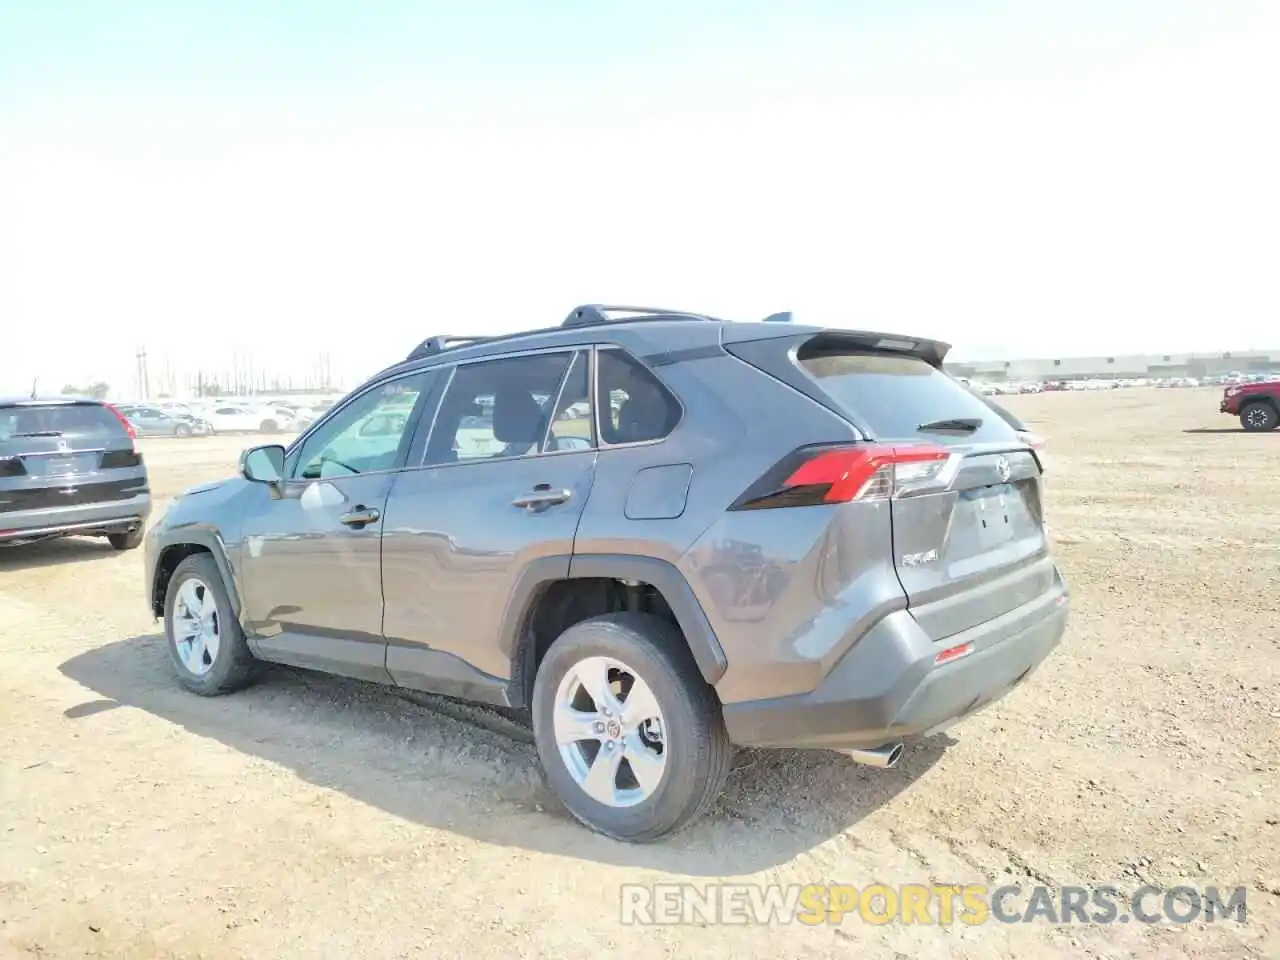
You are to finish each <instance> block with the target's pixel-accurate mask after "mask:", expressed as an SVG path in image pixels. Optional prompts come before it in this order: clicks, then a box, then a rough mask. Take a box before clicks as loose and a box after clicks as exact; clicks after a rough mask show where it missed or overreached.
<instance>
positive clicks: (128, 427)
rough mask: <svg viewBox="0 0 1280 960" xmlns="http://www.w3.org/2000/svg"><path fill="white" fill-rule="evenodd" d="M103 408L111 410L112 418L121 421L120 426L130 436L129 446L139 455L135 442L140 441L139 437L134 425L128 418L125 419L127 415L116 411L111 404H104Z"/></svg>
mask: <svg viewBox="0 0 1280 960" xmlns="http://www.w3.org/2000/svg"><path fill="white" fill-rule="evenodd" d="M103 406H104V407H106V408H107V409H108V410H110V411H111V415H112V416H114V417H115V418H116V419H117V420H119V421H120V426H122V427H124V432H125V433H127V434H128V435H129V444H130V446H131V447H132V448H133V451H134V452H135V453H137V451H138V445H137V444H136V443H135V442H134V441H136V440H137V439H138V435H137V434H136V433H135V432H134V429H133V424H132V423H130V422H129V420H128V418H127V417H125V415H124V414H123V413H121V412H120V411H119V410H117V409H116V408H115V407H113V406H112V405H111V404H109V403H104V404H103Z"/></svg>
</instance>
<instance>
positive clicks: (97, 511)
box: [0, 397, 151, 550]
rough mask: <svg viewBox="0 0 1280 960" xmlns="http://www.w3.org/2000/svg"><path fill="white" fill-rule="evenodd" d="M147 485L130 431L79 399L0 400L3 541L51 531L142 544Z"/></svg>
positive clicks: (115, 416)
mask: <svg viewBox="0 0 1280 960" xmlns="http://www.w3.org/2000/svg"><path fill="white" fill-rule="evenodd" d="M150 513H151V490H150V487H149V485H148V482H147V470H146V466H145V465H144V464H143V460H142V454H140V453H139V452H138V450H137V449H136V447H135V446H134V431H133V427H132V426H130V424H129V422H128V421H127V420H126V419H125V418H124V417H123V416H121V414H120V412H119V411H118V410H116V409H115V408H114V407H111V406H110V405H109V404H105V403H101V402H99V401H97V400H89V399H85V398H82V397H4V398H0V546H3V545H7V546H13V545H16V544H20V543H30V542H32V541H35V540H47V539H49V538H51V537H67V536H90V537H106V538H107V540H108V541H109V542H110V543H111V546H113V547H115V548H116V549H117V550H132V549H134V548H136V547H138V546H140V545H141V543H142V531H143V528H144V527H145V526H146V523H147V517H148V516H149V515H150Z"/></svg>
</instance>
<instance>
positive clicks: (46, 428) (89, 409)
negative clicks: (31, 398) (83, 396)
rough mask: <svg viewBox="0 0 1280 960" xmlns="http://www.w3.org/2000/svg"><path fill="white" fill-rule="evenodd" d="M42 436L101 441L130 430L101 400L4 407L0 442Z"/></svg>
mask: <svg viewBox="0 0 1280 960" xmlns="http://www.w3.org/2000/svg"><path fill="white" fill-rule="evenodd" d="M41 437H43V438H46V439H48V438H53V439H57V438H61V439H64V440H67V441H68V442H72V441H75V442H87V441H98V442H101V441H106V440H120V439H123V438H127V437H128V432H127V431H126V430H125V427H124V424H122V423H121V422H120V419H119V417H117V416H116V415H115V414H114V413H112V412H111V411H110V410H108V409H107V408H106V407H104V406H102V405H101V404H97V403H58V404H47V405H40V404H20V405H17V406H12V407H0V442H6V443H7V444H9V445H12V444H18V445H21V441H22V440H24V439H36V438H41Z"/></svg>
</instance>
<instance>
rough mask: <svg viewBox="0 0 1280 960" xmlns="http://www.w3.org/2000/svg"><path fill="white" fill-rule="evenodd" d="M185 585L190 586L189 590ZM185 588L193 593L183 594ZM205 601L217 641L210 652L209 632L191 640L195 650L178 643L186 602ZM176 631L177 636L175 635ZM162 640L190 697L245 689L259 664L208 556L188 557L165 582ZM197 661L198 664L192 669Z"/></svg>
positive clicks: (220, 575)
mask: <svg viewBox="0 0 1280 960" xmlns="http://www.w3.org/2000/svg"><path fill="white" fill-rule="evenodd" d="M188 584H195V586H194V587H188ZM184 588H186V589H187V590H189V591H192V592H190V593H186V594H184ZM206 597H207V598H208V601H207V602H209V603H212V604H213V609H212V610H211V611H209V614H210V617H211V618H216V619H212V623H213V624H214V635H215V637H216V641H217V642H216V646H215V648H214V649H212V650H211V649H210V646H211V645H210V643H209V639H210V638H209V635H208V633H205V634H203V635H202V636H201V637H200V638H199V639H198V640H197V641H196V642H197V644H200V645H199V646H187V645H186V644H184V643H182V635H181V634H182V633H185V632H186V631H185V630H181V628H182V626H183V624H182V621H184V620H185V619H186V618H185V617H184V616H183V614H182V608H183V607H185V605H186V601H187V600H188V599H194V600H196V601H204V600H205V598H206ZM201 606H202V607H203V602H202V603H201ZM175 630H181V633H178V634H177V635H175ZM164 636H165V646H166V647H167V648H168V650H169V660H170V661H171V662H172V664H173V669H174V672H175V673H176V674H177V677H178V682H179V683H181V684H182V686H184V687H185V688H186V689H188V690H190V691H191V692H192V693H197V694H200V695H201V696H204V697H216V696H220V695H222V694H225V693H232V692H233V691H235V690H239V689H241V688H243V687H246V686H248V685H249V684H250V683H252V682H253V680H254V679H255V678H256V677H257V674H258V667H259V663H258V661H257V660H256V659H255V658H254V656H253V654H252V652H250V650H249V645H248V644H247V643H246V642H245V638H244V633H243V631H241V629H240V621H239V620H238V619H237V618H236V615H235V612H234V611H233V610H232V608H231V603H230V601H229V600H228V599H227V591H226V588H225V587H224V586H223V584H222V574H221V571H219V569H218V564H217V563H216V562H215V561H214V559H213V557H212V556H210V555H209V554H207V553H197V554H193V555H192V556H189V557H187V558H186V559H185V560H183V561H182V562H181V563H180V564H178V568H177V569H176V570H174V571H173V576H172V577H170V578H169V587H168V589H167V590H166V591H165V599H164ZM197 657H198V659H199V661H200V666H199V668H198V669H193V663H194V661H195V660H196V658H197Z"/></svg>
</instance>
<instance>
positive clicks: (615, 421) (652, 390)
mask: <svg viewBox="0 0 1280 960" xmlns="http://www.w3.org/2000/svg"><path fill="white" fill-rule="evenodd" d="M599 356H600V364H599V370H598V371H597V374H596V377H597V389H596V406H597V408H598V409H599V411H600V436H601V439H602V440H603V441H604V442H605V443H642V442H644V441H646V440H660V439H661V438H663V437H665V436H666V435H667V434H669V433H670V432H671V431H672V430H674V429H675V426H676V424H677V423H679V422H680V404H679V402H678V401H677V400H676V398H675V397H674V396H672V395H671V391H670V390H668V389H667V388H666V387H665V386H664V385H663V384H662V382H661V381H660V380H659V379H658V378H657V377H656V376H654V374H653V373H652V372H651V371H650V370H649V368H648V367H646V366H645V365H644V364H642V363H641V362H640V361H639V360H637V359H635V358H634V357H632V356H631V355H630V354H628V353H626V352H625V351H622V350H602V351H600V355H599Z"/></svg>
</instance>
